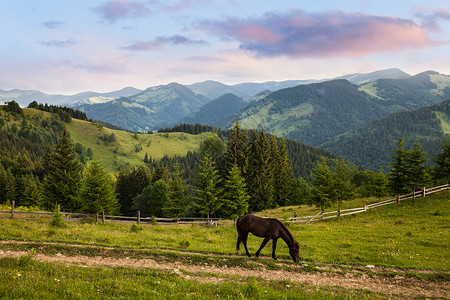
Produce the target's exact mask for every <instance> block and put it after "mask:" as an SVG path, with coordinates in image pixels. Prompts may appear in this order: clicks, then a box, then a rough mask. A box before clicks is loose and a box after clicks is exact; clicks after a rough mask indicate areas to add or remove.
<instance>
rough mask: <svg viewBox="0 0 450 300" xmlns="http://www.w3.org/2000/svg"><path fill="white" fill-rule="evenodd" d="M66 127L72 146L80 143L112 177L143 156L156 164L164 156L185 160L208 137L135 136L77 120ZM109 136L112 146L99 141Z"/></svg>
mask: <svg viewBox="0 0 450 300" xmlns="http://www.w3.org/2000/svg"><path fill="white" fill-rule="evenodd" d="M66 127H67V130H68V131H69V132H70V137H71V140H72V142H73V144H75V143H80V144H82V145H83V146H84V147H85V148H91V149H92V150H94V154H95V156H96V157H97V158H100V159H101V161H102V163H103V165H104V166H105V170H106V171H108V172H114V173H115V172H118V171H119V166H120V165H130V166H134V165H140V164H143V163H144V157H145V154H146V153H147V155H148V156H149V157H151V158H153V159H156V160H158V159H161V158H162V157H163V156H164V155H167V156H169V157H172V156H175V155H179V156H185V155H186V153H187V152H188V151H191V152H194V151H198V149H199V147H200V143H201V141H203V140H204V139H205V138H206V137H208V135H210V133H203V134H199V135H191V134H188V133H180V132H174V133H167V134H166V133H157V134H144V133H138V134H134V133H130V132H125V131H118V130H112V129H108V128H106V127H103V126H99V125H96V124H95V123H90V122H86V121H81V120H77V119H73V120H72V122H71V123H69V124H66ZM112 133H114V135H115V136H116V141H115V142H111V143H107V142H104V141H102V140H100V138H99V137H101V136H104V135H111V134H112ZM136 150H138V151H136Z"/></svg>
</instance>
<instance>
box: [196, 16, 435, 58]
mask: <svg viewBox="0 0 450 300" xmlns="http://www.w3.org/2000/svg"><path fill="white" fill-rule="evenodd" d="M202 28H203V29H206V30H208V31H213V32H215V33H217V34H219V35H221V36H222V37H228V38H231V39H235V40H237V41H239V42H240V49H243V50H247V51H251V52H253V53H255V54H256V55H257V56H269V57H270V56H289V57H324V56H342V57H355V56H364V55H368V54H372V53H378V52H385V51H400V50H406V49H417V48H425V47H430V46H433V45H436V44H437V42H434V41H432V40H431V39H430V37H429V35H428V32H427V31H426V29H425V28H423V27H421V26H420V25H418V24H416V23H415V22H413V21H411V20H408V19H401V18H395V17H386V16H375V15H367V14H362V13H358V14H357V13H345V12H342V11H327V12H322V13H314V14H308V13H305V12H304V11H299V10H293V11H290V12H288V13H285V14H275V13H271V14H266V15H265V16H264V17H262V18H259V19H236V18H229V19H227V20H225V21H223V22H214V21H211V22H204V23H202Z"/></svg>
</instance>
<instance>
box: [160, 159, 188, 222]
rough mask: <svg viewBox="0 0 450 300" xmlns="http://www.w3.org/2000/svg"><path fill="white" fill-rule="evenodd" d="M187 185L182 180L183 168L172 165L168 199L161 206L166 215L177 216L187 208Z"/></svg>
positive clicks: (182, 213)
mask: <svg viewBox="0 0 450 300" xmlns="http://www.w3.org/2000/svg"><path fill="white" fill-rule="evenodd" d="M187 189H188V186H187V185H186V184H185V182H184V180H183V170H182V169H181V168H180V165H179V164H178V163H176V164H175V165H174V171H173V173H172V180H171V181H170V183H169V200H168V201H167V204H166V205H165V206H164V207H163V211H164V214H165V215H167V216H168V217H179V216H181V215H184V214H185V213H186V212H187V210H188V209H189V198H190V197H189V195H188V194H187V193H186V191H187Z"/></svg>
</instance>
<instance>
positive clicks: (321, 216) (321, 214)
mask: <svg viewBox="0 0 450 300" xmlns="http://www.w3.org/2000/svg"><path fill="white" fill-rule="evenodd" d="M323 212H324V209H322V211H321V212H320V220H323Z"/></svg>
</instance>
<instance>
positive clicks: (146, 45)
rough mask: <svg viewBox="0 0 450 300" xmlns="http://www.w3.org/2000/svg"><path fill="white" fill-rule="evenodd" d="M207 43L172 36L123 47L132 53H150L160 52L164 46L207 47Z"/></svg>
mask: <svg viewBox="0 0 450 300" xmlns="http://www.w3.org/2000/svg"><path fill="white" fill-rule="evenodd" d="M207 44H208V42H206V41H204V40H193V39H191V38H188V37H185V36H182V35H173V36H160V37H157V38H156V39H155V40H151V41H147V42H136V43H134V44H132V45H130V46H126V47H123V49H126V50H133V51H152V50H161V49H163V48H164V47H165V46H166V45H197V46H202V45H207Z"/></svg>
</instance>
